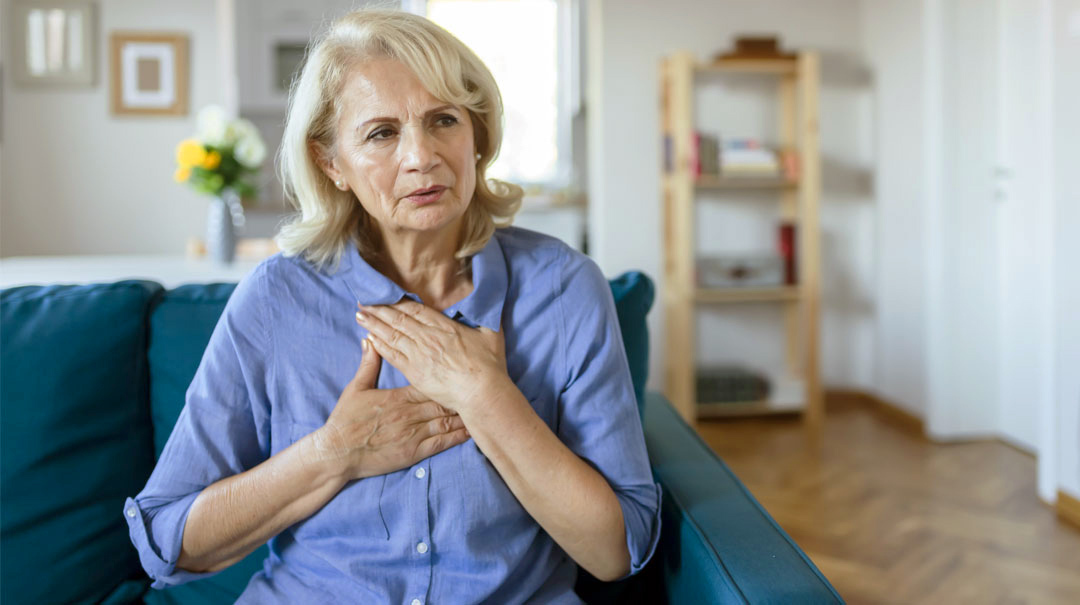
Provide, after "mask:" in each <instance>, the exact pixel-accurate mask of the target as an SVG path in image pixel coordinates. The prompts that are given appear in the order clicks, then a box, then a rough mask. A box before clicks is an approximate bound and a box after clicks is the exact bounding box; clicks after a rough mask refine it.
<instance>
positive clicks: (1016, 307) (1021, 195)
mask: <svg viewBox="0 0 1080 605" xmlns="http://www.w3.org/2000/svg"><path fill="white" fill-rule="evenodd" d="M997 4H998V18H997V28H996V29H997V48H998V52H997V57H996V59H997V62H998V70H997V74H998V77H997V83H998V85H997V94H996V96H997V136H998V143H997V165H996V166H995V169H994V178H995V205H996V208H997V218H998V225H997V232H998V257H997V264H998V272H997V273H998V300H999V305H1000V306H999V314H1000V315H999V324H998V327H999V329H1000V338H999V342H998V344H999V355H998V364H999V369H1000V373H999V380H998V389H999V396H1000V397H999V408H998V423H999V430H1000V431H1001V434H1002V436H1003V437H1004V438H1005V439H1007V440H1008V441H1010V442H1012V443H1014V444H1016V445H1018V446H1020V447H1021V448H1023V449H1026V450H1028V451H1030V452H1032V453H1036V452H1037V450H1038V447H1037V444H1038V443H1039V417H1040V413H1041V412H1043V411H1044V410H1048V409H1049V406H1051V405H1052V398H1051V393H1052V380H1053V374H1052V368H1051V366H1052V363H1053V356H1052V350H1051V346H1052V342H1051V337H1052V335H1051V326H1052V324H1051V322H1052V321H1053V319H1052V307H1051V297H1050V296H1051V290H1050V280H1051V270H1052V266H1053V264H1052V259H1053V250H1052V243H1053V240H1052V236H1051V228H1052V224H1051V199H1050V179H1051V173H1050V171H1049V166H1050V162H1051V151H1050V150H1051V144H1052V141H1051V140H1050V133H1049V128H1050V119H1051V118H1050V105H1049V90H1048V87H1047V83H1048V82H1049V80H1048V78H1049V73H1048V71H1049V67H1050V66H1049V62H1048V61H1047V60H1045V53H1046V50H1047V49H1048V47H1046V49H1044V48H1043V46H1042V44H1043V43H1045V42H1046V41H1047V40H1048V36H1049V33H1050V32H1048V31H1043V30H1044V28H1045V26H1046V25H1047V24H1048V20H1044V14H1045V11H1046V10H1048V3H1047V2H1045V1H1043V0H997Z"/></svg>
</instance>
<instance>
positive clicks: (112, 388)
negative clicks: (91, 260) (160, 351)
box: [0, 280, 162, 603]
mask: <svg viewBox="0 0 1080 605" xmlns="http://www.w3.org/2000/svg"><path fill="white" fill-rule="evenodd" d="M161 291H162V288H161V286H160V285H158V284H156V283H153V282H146V281H138V280H125V281H119V282H116V283H109V284H90V285H81V286H69V285H58V286H23V287H18V288H10V289H7V290H4V291H3V292H2V293H0V321H2V324H3V330H2V335H0V402H2V407H3V411H2V413H0V418H2V421H0V444H2V446H0V461H2V472H0V490H2V491H3V494H4V502H3V508H2V511H3V512H2V513H0V536H2V540H3V548H2V550H0V553H2V554H0V567H2V574H0V575H2V578H0V586H2V587H3V588H2V591H0V601H2V602H4V603H73V602H93V603H97V602H101V601H107V602H124V601H125V600H130V599H131V597H132V596H137V593H139V592H141V591H142V588H144V587H145V586H146V582H145V575H144V574H143V573H142V567H141V566H140V565H139V558H138V555H137V553H136V551H135V549H134V548H132V546H131V542H130V541H129V538H128V530H127V525H126V523H125V522H124V518H123V516H122V515H120V513H119V511H120V510H122V509H123V506H124V499H125V498H126V497H127V496H128V495H130V494H134V493H137V492H138V491H139V490H140V489H142V487H143V486H144V485H145V484H146V480H147V478H148V477H149V476H150V472H151V470H153V467H154V460H153V458H152V457H151V456H152V454H153V445H152V441H151V426H150V415H149V410H148V409H147V407H146V399H147V368H146V338H147V315H148V310H149V308H150V305H151V301H152V299H153V298H154V297H155V296H158V295H160V294H161ZM110 594H111V596H110Z"/></svg>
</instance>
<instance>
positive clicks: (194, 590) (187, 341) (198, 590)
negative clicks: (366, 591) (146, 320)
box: [136, 283, 270, 605]
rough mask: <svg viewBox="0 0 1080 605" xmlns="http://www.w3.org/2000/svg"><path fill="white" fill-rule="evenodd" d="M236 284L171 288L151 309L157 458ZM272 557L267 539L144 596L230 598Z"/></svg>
mask: <svg viewBox="0 0 1080 605" xmlns="http://www.w3.org/2000/svg"><path fill="white" fill-rule="evenodd" d="M235 289H236V284H235V283H220V284H190V285H184V286H179V287H177V288H174V289H172V290H169V291H168V292H166V293H165V295H164V296H162V297H161V298H160V299H159V301H158V302H157V304H156V305H155V306H154V309H153V311H152V312H151V314H150V346H149V349H148V351H147V358H148V359H149V361H150V410H151V415H152V417H153V423H154V459H155V460H157V458H158V457H159V456H160V455H161V450H162V449H164V448H165V443H166V442H167V441H168V440H169V435H170V434H171V433H172V430H173V426H174V425H175V424H176V420H177V419H178V418H179V417H180V411H181V410H182V409H183V408H184V401H185V399H186V395H187V389H188V385H190V384H191V380H192V379H193V378H194V377H195V371H196V370H197V369H198V368H199V362H200V361H201V360H202V356H203V351H205V350H206V345H207V343H209V342H210V335H211V334H212V333H213V331H214V326H215V325H216V324H217V321H218V318H219V317H220V316H221V313H222V311H224V309H225V303H226V302H228V300H229V296H231V295H232V293H233V290H235ZM139 489H142V487H141V486H140V488H139ZM136 491H138V490H136ZM269 556H270V549H269V548H268V547H267V546H266V545H265V544H264V545H262V546H260V547H259V548H257V549H255V551H254V552H252V553H251V554H249V555H248V556H246V557H244V558H243V559H242V560H241V561H239V562H237V563H235V564H234V565H232V566H230V567H229V568H227V569H225V570H223V571H222V572H221V573H218V574H215V575H212V576H208V577H206V578H203V579H201V580H197V581H194V582H189V583H187V584H181V585H179V586H172V587H169V588H166V589H164V590H151V591H149V592H147V594H146V596H145V600H146V602H147V603H148V604H151V605H163V604H177V603H184V604H191V605H193V604H196V603H200V604H201V603H207V604H209V603H231V602H233V601H235V600H236V597H238V596H239V595H240V593H241V592H243V591H244V588H246V587H247V583H248V581H249V580H250V579H251V576H253V575H254V574H255V573H256V572H257V571H259V569H261V568H262V562H263V560H265V559H266V558H267V557H269Z"/></svg>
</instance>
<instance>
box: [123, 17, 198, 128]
mask: <svg viewBox="0 0 1080 605" xmlns="http://www.w3.org/2000/svg"><path fill="white" fill-rule="evenodd" d="M109 46H110V53H109V54H110V60H109V66H110V71H111V72H112V73H111V97H112V103H111V106H112V113H113V114H114V115H169V116H183V115H187V112H188V37H187V36H186V35H183V34H152V33H134V32H113V33H112V34H111V35H110V36H109Z"/></svg>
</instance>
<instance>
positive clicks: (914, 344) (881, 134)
mask: <svg viewBox="0 0 1080 605" xmlns="http://www.w3.org/2000/svg"><path fill="white" fill-rule="evenodd" d="M861 9H862V10H861V15H862V21H861V26H862V30H861V43H862V48H863V50H864V52H865V54H866V60H867V63H868V64H869V66H870V70H871V71H872V73H873V82H874V93H873V95H874V118H875V120H874V124H873V129H874V136H873V140H874V164H873V165H874V174H875V184H876V187H875V193H876V195H877V197H876V200H875V202H874V206H875V209H876V214H875V225H874V243H873V245H874V247H875V252H876V255H875V256H876V259H877V264H876V266H875V273H876V277H875V293H874V300H875V304H874V309H875V314H874V330H875V347H874V352H873V353H874V375H873V387H872V389H871V390H872V391H874V392H875V393H877V394H878V395H880V396H882V397H884V398H885V399H886V400H887V401H889V402H892V403H894V404H896V405H899V406H901V407H903V408H905V409H907V410H908V411H910V412H911V413H913V414H915V415H916V416H920V417H922V416H924V415H925V413H926V399H927V394H928V393H927V389H928V385H927V375H926V368H925V361H924V360H925V356H926V350H927V334H926V329H925V326H926V322H927V321H928V313H927V304H926V296H925V291H926V288H925V281H926V262H927V258H926V240H927V234H926V227H925V224H924V222H925V213H926V209H925V207H924V203H923V200H924V199H925V197H926V195H927V181H926V179H927V176H926V172H927V166H926V163H925V162H924V161H923V158H924V157H925V150H924V148H925V139H924V130H925V127H926V119H927V116H926V112H925V108H924V107H923V104H922V102H921V101H922V96H923V94H924V87H925V84H924V79H925V71H926V67H925V63H926V58H925V56H924V55H923V53H922V52H920V50H921V49H922V46H923V44H924V26H923V11H922V8H921V7H920V5H919V3H917V2H874V1H871V2H865V3H863V5H862V7H861Z"/></svg>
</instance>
